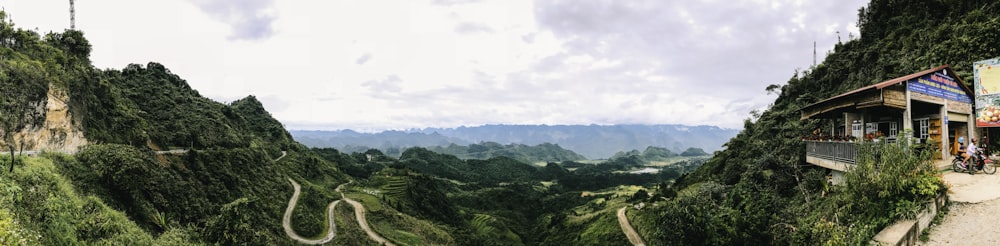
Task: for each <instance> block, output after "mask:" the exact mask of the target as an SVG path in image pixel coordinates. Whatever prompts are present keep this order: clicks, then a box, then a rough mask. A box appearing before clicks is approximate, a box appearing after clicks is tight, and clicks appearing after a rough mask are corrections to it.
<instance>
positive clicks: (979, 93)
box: [972, 58, 1000, 127]
mask: <svg viewBox="0 0 1000 246" xmlns="http://www.w3.org/2000/svg"><path fill="white" fill-rule="evenodd" d="M972 71H973V77H974V78H975V82H974V83H975V87H976V88H975V89H974V91H975V92H976V127H1000V58H997V59H990V60H984V61H978V62H976V63H974V64H972Z"/></svg>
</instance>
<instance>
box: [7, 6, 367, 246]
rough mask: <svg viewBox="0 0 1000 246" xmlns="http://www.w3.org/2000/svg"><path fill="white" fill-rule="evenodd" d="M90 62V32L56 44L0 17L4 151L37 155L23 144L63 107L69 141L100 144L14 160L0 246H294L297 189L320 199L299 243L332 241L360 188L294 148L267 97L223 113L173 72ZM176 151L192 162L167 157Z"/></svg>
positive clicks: (299, 226)
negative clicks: (334, 223) (334, 218)
mask: <svg viewBox="0 0 1000 246" xmlns="http://www.w3.org/2000/svg"><path fill="white" fill-rule="evenodd" d="M150 48H151V49H152V48H155V47H150ZM90 51H91V46H90V43H89V42H88V41H87V39H86V38H84V35H83V33H82V32H80V31H76V30H66V31H65V32H62V33H47V34H44V35H43V34H39V33H36V32H34V31H31V30H25V29H20V28H16V27H15V26H14V24H13V23H12V22H10V20H9V19H8V18H7V17H6V14H5V13H4V12H2V11H0V93H2V94H3V98H2V100H0V110H2V111H0V121H2V124H0V126H2V127H3V129H0V133H3V135H2V138H0V147H3V149H4V150H8V147H10V148H15V149H21V148H24V149H25V150H32V148H33V145H32V144H31V143H26V142H24V141H14V137H13V134H10V133H12V132H20V131H21V130H23V129H30V128H38V127H40V126H43V125H45V124H46V122H47V121H46V116H47V115H46V114H47V111H46V102H47V101H51V100H52V99H51V98H49V99H47V98H46V97H47V96H52V95H57V94H68V97H66V98H63V99H59V100H65V101H66V102H65V103H66V105H67V106H68V112H69V115H70V116H72V121H73V122H72V124H73V125H75V126H76V127H73V128H70V129H69V130H75V129H81V130H82V131H83V135H84V136H85V137H86V139H87V142H89V143H90V144H88V145H86V146H85V147H83V148H82V149H79V150H78V151H77V153H75V154H73V155H67V154H63V153H53V152H46V153H43V154H42V156H40V157H19V158H17V159H15V161H14V162H13V163H12V162H11V159H8V158H7V155H3V157H4V158H0V159H2V160H0V163H2V165H3V167H4V168H3V173H2V174H0V190H3V191H2V192H0V244H5V245H6V244H13V245H19V244H23V245H92V244H94V245H197V244H201V243H206V244H221V245H282V244H288V243H289V241H288V239H287V237H286V236H285V234H284V232H283V231H282V229H281V219H282V213H283V209H284V206H285V204H286V203H287V202H288V200H287V199H288V197H289V194H290V192H291V189H292V188H291V186H290V185H289V182H288V179H289V178H291V179H294V180H296V181H297V182H299V183H300V184H302V186H303V190H304V191H303V192H304V193H305V194H308V195H305V196H304V197H303V198H302V199H300V201H299V204H303V205H302V206H301V207H300V208H299V209H297V210H296V212H295V214H294V216H293V217H294V223H293V226H294V227H295V228H296V231H297V232H299V233H300V234H302V235H308V236H312V235H317V234H319V233H320V232H321V231H324V230H325V229H326V228H325V220H322V219H323V218H325V214H326V211H325V209H324V208H325V204H326V203H328V202H329V201H331V200H334V199H335V194H334V192H333V189H334V188H335V187H336V186H337V185H339V184H342V183H345V182H347V180H348V179H349V177H348V176H347V175H345V174H343V173H342V172H341V171H340V170H338V169H337V168H336V166H335V165H334V164H332V163H330V162H328V161H326V160H325V159H323V158H321V157H319V156H318V155H317V154H315V153H314V152H312V151H311V150H309V149H308V148H307V147H305V146H304V145H301V144H298V143H296V142H294V141H292V138H291V135H290V134H288V132H287V131H285V129H284V128H283V127H282V125H281V123H280V122H278V121H277V120H275V119H274V118H272V117H271V115H270V114H269V113H268V112H267V111H265V110H264V107H263V106H262V105H261V103H260V102H259V101H258V100H257V99H256V98H255V97H253V96H248V97H246V98H243V99H240V100H237V101H234V102H232V103H229V104H223V103H219V102H215V101H212V100H210V99H207V98H205V97H202V96H201V95H200V94H199V93H198V92H197V91H195V90H194V89H192V88H191V87H190V86H189V85H188V84H187V82H186V81H184V80H183V79H181V78H180V77H179V76H177V75H176V74H173V73H171V72H170V70H169V69H167V68H166V67H165V66H164V65H161V64H158V63H155V62H150V63H148V64H146V65H138V64H132V65H128V66H127V67H125V68H123V69H121V70H116V69H97V68H95V67H93V66H92V65H91V62H90V60H89V56H90ZM50 130H51V131H50V132H49V133H47V134H54V135H56V136H59V135H60V134H62V135H66V134H67V133H66V132H64V131H66V130H67V129H50ZM51 139H54V140H52V141H59V140H58V139H59V138H58V137H55V138H51ZM167 149H183V150H186V152H184V153H175V154H157V153H155V152H154V151H157V150H167ZM279 157H281V159H280V161H279V160H278V158H279ZM8 165H9V166H10V170H11V171H10V172H8Z"/></svg>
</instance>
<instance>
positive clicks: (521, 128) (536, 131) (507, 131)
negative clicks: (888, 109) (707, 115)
mask: <svg viewBox="0 0 1000 246" xmlns="http://www.w3.org/2000/svg"><path fill="white" fill-rule="evenodd" d="M737 133H739V130H736V129H724V128H720V127H716V126H685V125H551V126H550V125H483V126H475V127H458V128H424V129H413V130H405V131H384V132H378V133H360V132H356V131H352V130H338V131H311V130H293V131H291V134H292V136H293V137H294V138H295V140H297V141H299V142H300V143H303V144H305V145H308V146H310V147H333V148H337V149H341V150H344V151H349V150H348V149H358V148H360V147H364V148H377V149H382V150H386V149H403V148H408V147H433V146H447V145H450V144H457V145H469V144H474V143H481V142H496V143H500V144H525V145H538V144H542V143H552V144H557V145H559V146H562V147H563V148H566V149H568V150H572V151H574V152H576V153H579V154H581V155H583V156H585V157H587V158H590V159H604V158H608V157H611V156H612V155H614V154H615V153H618V152H620V151H629V150H635V149H645V148H646V147H649V146H658V147H664V148H666V149H669V150H671V151H674V152H676V153H680V152H683V151H685V150H687V149H688V148H692V147H693V148H700V149H703V150H705V151H707V152H713V151H716V150H720V149H722V144H724V143H725V142H727V141H729V139H730V138H732V137H734V136H736V134H737Z"/></svg>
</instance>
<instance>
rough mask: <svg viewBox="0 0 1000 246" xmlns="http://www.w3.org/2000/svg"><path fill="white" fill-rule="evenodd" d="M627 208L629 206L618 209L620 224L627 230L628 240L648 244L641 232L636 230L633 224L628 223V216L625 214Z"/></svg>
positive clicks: (641, 245) (636, 245)
mask: <svg viewBox="0 0 1000 246" xmlns="http://www.w3.org/2000/svg"><path fill="white" fill-rule="evenodd" d="M625 209H628V207H622V208H621V209H618V224H619V225H621V226H622V231H623V232H625V236H626V237H628V241H629V242H631V243H632V245H635V246H646V241H643V240H642V237H640V236H639V233H637V232H635V229H633V228H632V224H629V223H628V217H627V216H625Z"/></svg>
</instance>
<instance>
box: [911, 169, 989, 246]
mask: <svg viewBox="0 0 1000 246" xmlns="http://www.w3.org/2000/svg"><path fill="white" fill-rule="evenodd" d="M944 180H945V182H946V183H948V185H950V186H951V189H950V191H949V192H948V198H949V199H950V200H951V202H952V204H951V206H949V211H948V214H947V215H945V216H944V218H943V219H942V220H941V224H939V225H935V226H932V227H931V228H930V231H929V232H928V236H929V240H928V241H927V242H926V243H921V245H998V244H1000V234H997V233H995V232H996V230H997V228H998V227H1000V220H997V217H996V216H997V211H1000V189H997V187H998V186H1000V175H984V174H983V173H981V172H980V173H977V174H976V175H969V174H966V173H953V172H946V173H945V174H944Z"/></svg>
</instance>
